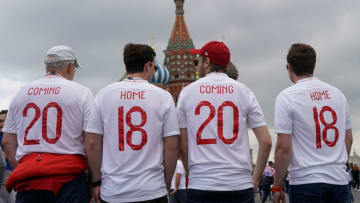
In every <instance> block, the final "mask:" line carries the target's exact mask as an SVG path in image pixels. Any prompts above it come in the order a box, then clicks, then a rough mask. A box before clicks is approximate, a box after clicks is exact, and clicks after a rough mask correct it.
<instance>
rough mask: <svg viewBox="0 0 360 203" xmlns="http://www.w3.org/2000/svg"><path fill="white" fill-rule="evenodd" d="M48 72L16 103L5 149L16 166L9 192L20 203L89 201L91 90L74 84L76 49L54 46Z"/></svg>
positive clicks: (24, 90) (24, 89) (11, 109)
mask: <svg viewBox="0 0 360 203" xmlns="http://www.w3.org/2000/svg"><path fill="white" fill-rule="evenodd" d="M44 62H45V65H46V72H47V74H46V75H44V76H43V77H41V78H40V79H38V80H35V81H33V82H30V83H29V84H27V85H25V86H24V87H22V88H21V89H20V90H19V92H18V93H17V94H16V96H15V97H14V98H13V100H12V101H11V104H10V107H9V111H8V114H7V117H6V121H5V125H4V128H3V132H4V138H3V140H2V145H3V147H4V151H5V152H6V155H7V158H8V160H9V162H10V164H11V166H12V167H13V168H14V170H13V171H12V173H11V174H10V176H9V178H8V180H7V182H6V188H7V190H8V191H11V189H12V188H15V189H16V190H17V191H18V192H17V195H16V202H18V203H20V202H24V203H26V202H59V203H60V202H69V201H70V202H89V200H90V198H89V197H90V194H89V189H88V185H87V184H86V176H85V173H84V170H85V169H86V167H87V166H86V162H85V150H84V135H83V130H85V127H86V125H87V121H88V117H89V115H90V110H91V106H92V102H93V96H92V93H91V91H90V90H89V89H88V88H86V87H84V86H82V85H80V84H78V83H76V82H73V81H72V80H73V78H74V75H75V71H76V69H77V68H78V67H79V65H78V62H77V58H76V56H75V54H74V51H73V50H72V49H71V48H70V47H67V46H55V47H52V48H51V49H49V50H48V52H47V54H46V57H45V61H44Z"/></svg>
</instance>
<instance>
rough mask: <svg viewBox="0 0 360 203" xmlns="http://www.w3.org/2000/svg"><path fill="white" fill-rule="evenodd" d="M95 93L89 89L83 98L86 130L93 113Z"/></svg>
mask: <svg viewBox="0 0 360 203" xmlns="http://www.w3.org/2000/svg"><path fill="white" fill-rule="evenodd" d="M93 100H94V98H93V95H92V93H91V92H90V90H88V91H87V93H86V95H84V100H83V110H84V111H83V118H84V119H83V130H84V131H85V130H86V127H87V125H88V122H89V118H90V114H91V108H92V106H93Z"/></svg>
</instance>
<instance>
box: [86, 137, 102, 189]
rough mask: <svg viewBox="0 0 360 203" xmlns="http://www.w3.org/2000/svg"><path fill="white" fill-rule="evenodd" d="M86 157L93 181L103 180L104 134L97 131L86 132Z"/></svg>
mask: <svg viewBox="0 0 360 203" xmlns="http://www.w3.org/2000/svg"><path fill="white" fill-rule="evenodd" d="M85 148H86V157H87V161H88V165H89V172H90V177H91V181H92V182H95V181H98V180H101V172H100V168H101V161H102V151H103V136H102V135H99V134H95V133H89V132H86V133H85Z"/></svg>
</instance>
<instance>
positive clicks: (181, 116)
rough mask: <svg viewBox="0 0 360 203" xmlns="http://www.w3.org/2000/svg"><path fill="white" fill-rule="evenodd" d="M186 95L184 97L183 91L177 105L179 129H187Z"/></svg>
mask: <svg viewBox="0 0 360 203" xmlns="http://www.w3.org/2000/svg"><path fill="white" fill-rule="evenodd" d="M183 98H184V95H183V91H181V93H180V96H179V101H178V104H177V108H176V114H177V119H178V122H179V127H180V128H187V126H186V124H187V119H186V111H185V109H184V99H183Z"/></svg>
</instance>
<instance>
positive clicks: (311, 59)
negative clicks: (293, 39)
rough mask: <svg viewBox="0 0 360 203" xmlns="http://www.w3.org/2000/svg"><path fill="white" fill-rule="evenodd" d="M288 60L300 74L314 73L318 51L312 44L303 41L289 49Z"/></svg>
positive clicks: (296, 72) (297, 73)
mask: <svg viewBox="0 0 360 203" xmlns="http://www.w3.org/2000/svg"><path fill="white" fill-rule="evenodd" d="M287 62H288V63H289V64H290V65H291V67H292V68H293V70H294V72H295V74H296V75H298V76H300V75H308V74H313V73H314V69H315V63H316V52H315V50H314V48H312V47H311V46H310V45H307V44H301V43H296V44H293V45H291V47H290V49H289V53H288V55H287Z"/></svg>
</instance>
